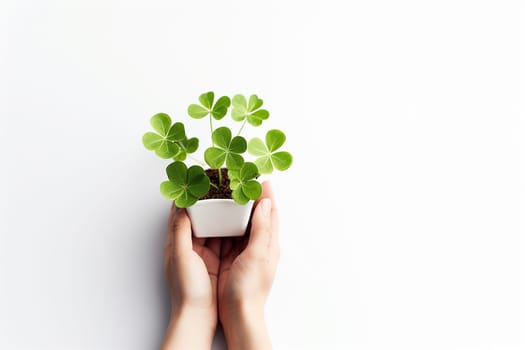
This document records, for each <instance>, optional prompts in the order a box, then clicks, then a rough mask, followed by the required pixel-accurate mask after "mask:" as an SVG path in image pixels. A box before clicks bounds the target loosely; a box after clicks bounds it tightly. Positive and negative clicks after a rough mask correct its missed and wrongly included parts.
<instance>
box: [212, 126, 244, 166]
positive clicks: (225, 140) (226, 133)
mask: <svg viewBox="0 0 525 350" xmlns="http://www.w3.org/2000/svg"><path fill="white" fill-rule="evenodd" d="M212 140H213V143H214V145H215V146H214V147H210V148H208V149H207V150H206V151H205V152H204V160H205V161H206V163H208V165H209V166H210V167H211V168H212V169H220V168H221V167H222V165H223V164H224V162H225V161H226V167H227V168H228V169H238V168H240V167H241V166H242V164H243V163H244V159H243V157H242V156H241V154H242V153H244V152H246V148H247V144H246V139H245V138H244V137H242V136H235V137H234V138H232V132H231V130H230V129H228V128H227V127H221V128H217V129H215V131H214V132H213V134H212Z"/></svg>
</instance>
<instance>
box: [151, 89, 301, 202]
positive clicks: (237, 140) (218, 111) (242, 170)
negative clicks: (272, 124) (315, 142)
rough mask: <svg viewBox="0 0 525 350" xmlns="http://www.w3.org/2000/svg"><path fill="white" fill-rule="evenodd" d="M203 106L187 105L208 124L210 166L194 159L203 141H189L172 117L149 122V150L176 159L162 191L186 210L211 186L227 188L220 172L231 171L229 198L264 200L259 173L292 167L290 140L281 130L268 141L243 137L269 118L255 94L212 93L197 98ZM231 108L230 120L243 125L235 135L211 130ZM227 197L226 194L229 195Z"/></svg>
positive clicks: (157, 116) (207, 160) (271, 132)
mask: <svg viewBox="0 0 525 350" xmlns="http://www.w3.org/2000/svg"><path fill="white" fill-rule="evenodd" d="M198 100H199V103H198V104H197V103H195V104H190V105H189V106H188V115H189V116H190V117H192V118H194V119H203V118H206V117H207V118H208V119H209V126H210V134H211V146H210V147H208V148H207V149H206V150H204V161H205V163H206V164H204V163H202V162H200V161H199V160H197V159H195V158H193V157H192V156H191V154H192V153H195V152H196V151H197V149H198V148H199V139H198V138H196V137H191V138H188V137H187V136H186V131H185V127H184V124H183V123H181V122H175V123H173V122H172V120H171V118H170V116H169V115H167V114H165V113H158V114H155V115H154V116H153V117H151V120H150V124H151V126H152V127H153V130H154V131H155V132H151V131H150V132H147V133H145V134H144V136H143V137H142V142H143V144H144V146H145V147H146V149H148V150H151V151H155V153H156V154H157V155H158V156H159V157H161V158H163V159H172V160H173V162H172V163H171V164H169V165H168V166H167V167H166V174H167V176H168V180H166V181H163V182H162V183H161V184H160V192H161V193H162V194H163V195H164V196H165V197H166V198H168V199H170V200H174V201H175V204H176V205H177V206H178V207H179V208H187V207H190V206H192V205H193V204H195V203H196V202H197V201H198V200H199V199H201V198H203V197H205V196H206V195H207V194H208V192H209V191H210V187H214V188H215V189H216V190H218V191H220V189H221V188H222V187H223V185H224V186H226V185H225V182H224V181H226V179H223V174H222V169H223V167H225V168H226V169H227V174H228V176H227V177H228V179H229V188H230V189H231V198H232V199H233V200H234V201H235V202H236V203H238V204H240V205H243V204H246V203H248V202H249V201H250V200H256V199H258V198H259V197H260V196H261V193H262V187H261V184H260V183H259V181H258V178H259V176H260V175H261V174H270V173H272V172H273V171H274V170H275V169H277V170H280V171H284V170H286V169H288V168H289V167H290V166H291V165H292V161H293V157H292V155H291V154H290V153H289V152H286V151H282V150H281V147H282V146H283V144H284V143H285V141H286V136H285V134H284V133H283V132H282V131H280V130H277V129H273V130H269V131H268V132H267V133H266V135H265V140H264V141H263V140H261V139H260V138H257V137H254V138H252V139H251V140H250V141H249V142H247V141H246V139H245V138H244V137H243V136H241V135H240V134H241V132H242V131H243V129H244V127H245V125H246V123H249V124H250V125H252V126H254V127H259V126H261V125H262V123H263V122H264V121H265V120H267V119H268V118H269V116H270V113H269V112H268V110H266V109H262V108H261V107H262V105H263V100H262V99H260V98H259V97H258V96H257V95H251V96H250V97H249V98H248V99H247V98H246V97H245V96H244V95H241V94H237V95H235V96H233V97H232V98H231V99H230V97H228V96H221V97H219V98H218V99H217V100H215V94H214V93H213V91H209V92H206V93H203V94H201V95H200V96H199V98H198ZM230 106H232V108H231V117H232V119H233V120H234V121H236V122H239V123H241V125H240V127H239V130H238V132H237V134H235V136H234V134H233V133H232V131H231V130H230V129H229V128H228V127H226V126H221V127H218V128H216V129H214V127H213V120H221V119H223V118H224V117H225V116H226V115H227V114H228V109H229V108H230ZM246 152H248V153H249V154H251V155H253V156H255V159H254V161H253V162H250V161H246V160H245V158H244V155H245V153H246ZM189 158H191V159H192V160H193V161H194V162H197V163H199V164H200V165H192V166H190V167H188V166H187V165H186V163H185V161H187V159H189ZM206 165H207V166H208V167H209V169H212V170H211V171H216V172H217V174H218V180H216V182H213V181H212V180H211V178H210V176H209V172H210V170H209V171H205V170H204V168H203V166H206ZM225 196H226V194H225Z"/></svg>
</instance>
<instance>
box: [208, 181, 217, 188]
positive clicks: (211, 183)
mask: <svg viewBox="0 0 525 350" xmlns="http://www.w3.org/2000/svg"><path fill="white" fill-rule="evenodd" d="M210 185H211V186H212V187H215V188H216V189H219V187H218V186H217V185H216V184H214V183H213V182H211V181H210Z"/></svg>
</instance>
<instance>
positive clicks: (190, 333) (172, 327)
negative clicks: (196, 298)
mask: <svg viewBox="0 0 525 350" xmlns="http://www.w3.org/2000/svg"><path fill="white" fill-rule="evenodd" d="M211 318H212V319H213V317H211ZM214 334H215V325H214V324H213V322H210V316H209V315H208V314H207V313H205V312H203V311H202V310H188V309H182V310H180V311H177V312H173V313H172V316H171V320H170V324H169V326H168V330H167V331H166V336H165V338H164V342H163V344H162V350H179V349H180V350H186V349H195V350H201V349H202V350H209V349H211V344H212V341H213V336H214Z"/></svg>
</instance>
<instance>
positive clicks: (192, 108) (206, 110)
mask: <svg viewBox="0 0 525 350" xmlns="http://www.w3.org/2000/svg"><path fill="white" fill-rule="evenodd" d="M214 97H215V95H214V93H213V91H209V92H205V93H204V94H202V95H200V96H199V101H200V103H201V104H200V105H198V104H191V105H189V106H188V114H189V115H190V117H192V118H195V119H201V118H204V117H205V116H207V115H209V114H211V115H212V116H213V118H215V119H217V120H220V119H222V118H224V116H225V115H226V113H227V112H228V108H229V107H230V104H231V101H230V98H229V97H228V96H222V97H221V98H219V99H218V100H217V102H215V105H214V104H213V100H214Z"/></svg>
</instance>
